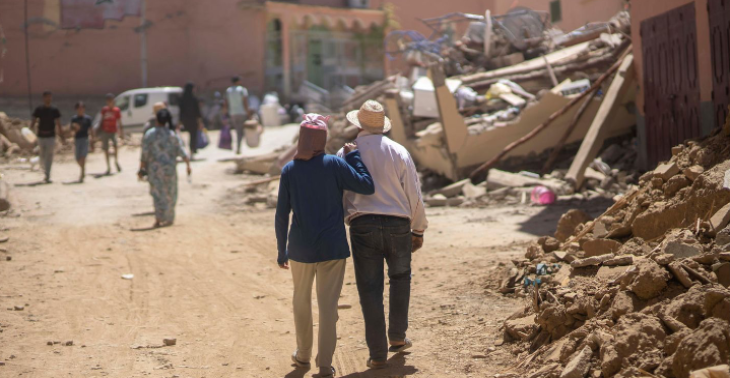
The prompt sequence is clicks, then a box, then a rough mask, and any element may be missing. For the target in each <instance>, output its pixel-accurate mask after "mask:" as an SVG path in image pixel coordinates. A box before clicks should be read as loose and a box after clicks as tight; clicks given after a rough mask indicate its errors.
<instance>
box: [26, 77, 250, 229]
mask: <svg viewBox="0 0 730 378" xmlns="http://www.w3.org/2000/svg"><path fill="white" fill-rule="evenodd" d="M240 81H241V78H240V77H238V76H235V77H233V78H232V79H231V82H232V85H231V86H230V87H229V88H228V89H227V90H226V101H225V103H224V106H223V109H222V110H223V111H224V112H226V114H225V117H226V119H228V120H229V121H230V123H231V124H232V126H233V129H234V130H235V132H236V140H237V145H236V153H237V154H240V153H241V147H242V141H243V137H244V131H245V130H244V124H245V122H246V121H247V120H248V119H250V118H251V117H252V115H253V112H252V110H251V109H250V107H249V102H248V91H247V90H246V88H244V87H242V86H241V85H240ZM114 101H115V96H114V95H113V94H111V93H110V94H107V95H106V106H104V107H103V108H102V109H101V119H100V122H99V125H98V127H96V128H95V127H94V124H93V123H94V121H93V119H92V118H91V117H90V116H89V115H87V114H86V106H85V104H84V103H83V101H79V102H77V103H76V105H75V110H76V115H74V116H73V118H71V122H70V124H71V129H72V131H73V133H74V155H75V158H76V161H77V162H78V164H79V167H80V169H81V174H80V177H79V180H78V182H83V181H84V178H85V176H86V158H87V156H88V154H89V150H90V149H91V146H93V140H94V139H99V140H100V141H101V145H102V150H103V151H104V155H105V158H106V166H107V170H106V174H107V175H109V174H111V169H112V167H111V161H110V160H111V157H112V156H113V157H114V165H115V168H116V170H117V172H121V171H122V167H121V165H120V164H119V154H118V147H119V139H123V138H124V129H123V125H122V112H121V110H120V109H119V107H117V106H116V105H115V103H114ZM179 107H180V121H179V123H178V124H177V125H175V124H174V123H173V119H172V113H171V112H170V109H169V108H168V104H166V103H164V102H158V103H155V104H154V105H153V112H154V114H153V117H152V118H151V119H150V120H149V121H148V122H147V124H146V125H145V127H144V129H143V138H142V154H141V159H140V169H139V171H138V177H139V178H140V179H144V178H146V179H147V181H148V182H149V184H150V194H151V195H152V197H153V203H154V207H155V216H156V219H155V223H154V227H160V226H167V225H172V224H173V222H174V219H175V205H176V203H177V173H176V168H175V167H176V164H177V158H182V159H183V160H184V161H185V162H186V164H187V172H188V175H190V174H191V168H190V160H191V159H192V157H193V156H194V155H195V154H196V153H197V150H198V141H197V136H198V131H201V130H202V129H203V128H204V124H203V120H202V116H201V110H200V104H199V101H198V98H197V96H196V95H195V87H194V85H193V83H187V84H186V85H185V87H184V89H183V94H182V97H181V99H180V103H179ZM181 129H182V130H185V131H187V132H188V133H189V134H190V139H189V143H188V146H189V147H190V153H189V154H188V153H186V152H185V150H184V143H183V141H182V139H181V138H180V137H179V136H178V134H177V130H181ZM31 130H33V131H35V132H36V135H37V137H38V146H39V149H40V164H41V167H42V169H43V173H44V181H45V182H46V183H51V167H52V165H53V157H54V152H55V147H56V139H57V136H62V135H63V134H62V133H63V130H62V128H61V112H60V111H59V110H58V108H56V107H55V106H53V94H52V93H51V92H48V91H47V92H44V93H43V105H41V106H39V107H37V108H36V109H35V111H34V112H33V115H32V122H31ZM117 136H118V137H117ZM61 141H62V142H63V143H65V142H64V139H63V137H61ZM110 147H113V150H111V151H110Z"/></svg>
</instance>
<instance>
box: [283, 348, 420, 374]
mask: <svg viewBox="0 0 730 378" xmlns="http://www.w3.org/2000/svg"><path fill="white" fill-rule="evenodd" d="M314 370H315V371H316V370H317V369H314ZM416 372H418V369H416V368H415V367H414V366H411V365H406V358H405V355H403V354H396V355H394V356H393V357H391V358H390V359H389V360H388V367H387V368H385V369H379V370H372V369H369V370H365V371H362V372H357V373H350V374H347V375H339V373H338V374H336V375H335V376H336V377H340V378H385V377H388V378H393V377H406V376H409V375H414V374H416ZM305 377H319V375H318V374H314V373H313V371H312V370H308V369H295V370H293V371H292V372H290V373H289V374H287V375H285V376H284V378H305Z"/></svg>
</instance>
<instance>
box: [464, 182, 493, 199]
mask: <svg viewBox="0 0 730 378" xmlns="http://www.w3.org/2000/svg"><path fill="white" fill-rule="evenodd" d="M461 192H462V193H464V196H465V197H466V198H467V199H470V200H477V199H479V198H482V197H484V196H486V195H487V188H486V187H485V186H481V185H474V184H472V183H471V182H468V183H466V184H465V185H464V186H463V187H462V188H461Z"/></svg>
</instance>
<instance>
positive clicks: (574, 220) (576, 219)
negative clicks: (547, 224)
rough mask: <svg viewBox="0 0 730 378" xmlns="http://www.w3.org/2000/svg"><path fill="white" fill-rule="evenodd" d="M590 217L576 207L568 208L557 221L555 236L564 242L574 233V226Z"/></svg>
mask: <svg viewBox="0 0 730 378" xmlns="http://www.w3.org/2000/svg"><path fill="white" fill-rule="evenodd" d="M591 219H592V218H591V217H590V216H589V215H588V214H586V213H585V212H583V211H581V210H578V209H571V210H568V212H567V213H565V214H563V215H562V216H561V217H560V220H559V221H558V229H557V231H555V238H556V239H558V240H560V241H561V242H564V241H566V240H568V238H569V237H570V236H571V235H573V234H574V233H575V230H576V228H577V227H578V226H579V225H581V224H583V223H586V222H588V221H590V220H591Z"/></svg>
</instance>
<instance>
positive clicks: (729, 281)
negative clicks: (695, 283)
mask: <svg viewBox="0 0 730 378" xmlns="http://www.w3.org/2000/svg"><path fill="white" fill-rule="evenodd" d="M712 271H713V272H714V273H715V276H716V277H717V282H719V283H720V285H722V286H725V287H730V263H727V262H725V263H717V264H714V265H712Z"/></svg>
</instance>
